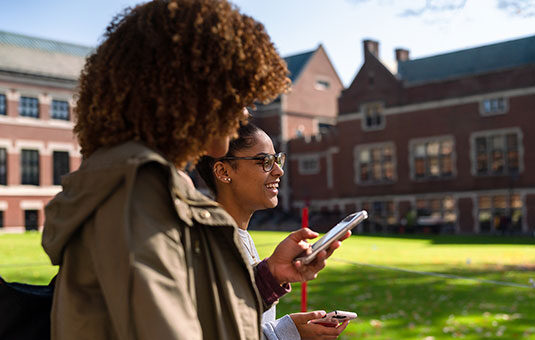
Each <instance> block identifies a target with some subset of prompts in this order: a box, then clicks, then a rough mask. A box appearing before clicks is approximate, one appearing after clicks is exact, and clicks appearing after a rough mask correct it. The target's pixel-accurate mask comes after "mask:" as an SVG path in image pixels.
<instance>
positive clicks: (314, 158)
mask: <svg viewBox="0 0 535 340" xmlns="http://www.w3.org/2000/svg"><path fill="white" fill-rule="evenodd" d="M307 162H314V163H315V167H312V168H306V167H305V164H306V163H307ZM298 164H299V165H298V167H297V168H298V171H299V174H300V175H316V174H319V173H320V172H321V164H320V156H319V155H303V156H300V157H299V159H298Z"/></svg>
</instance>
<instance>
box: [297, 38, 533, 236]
mask: <svg viewBox="0 0 535 340" xmlns="http://www.w3.org/2000/svg"><path fill="white" fill-rule="evenodd" d="M363 50H364V57H365V60H364V64H363V65H362V67H361V68H360V71H359V72H358V74H357V75H356V77H355V78H354V80H353V82H352V84H351V85H350V86H349V87H348V88H347V89H345V90H344V91H343V92H342V94H341V96H340V97H339V100H338V105H339V117H338V122H337V125H336V128H335V129H334V130H333V131H331V132H329V133H326V134H319V135H317V136H316V137H315V138H312V140H306V139H304V138H297V139H294V140H292V141H291V142H290V143H289V145H288V149H289V152H290V155H291V156H290V162H289V163H290V164H289V171H290V179H291V188H292V191H291V205H292V207H294V208H299V207H301V206H303V205H304V204H306V203H307V202H308V203H309V204H310V206H311V209H312V211H315V212H324V215H329V214H330V215H335V216H336V217H337V218H338V216H341V215H344V214H346V213H348V212H350V211H354V210H356V209H366V210H368V211H369V213H370V222H369V223H367V224H366V225H363V226H361V227H360V228H361V229H363V228H364V229H368V228H369V229H372V230H373V229H375V230H388V229H394V230H396V229H398V228H400V225H403V226H404V227H403V228H404V229H405V230H406V228H425V229H424V230H431V228H435V227H437V228H438V227H440V228H442V229H443V230H449V231H451V232H456V233H499V232H514V233H524V234H533V233H534V231H535V173H533V172H532V171H529V170H530V169H534V168H535V149H531V148H530V147H529V145H534V144H535V133H534V132H535V116H534V114H535V111H534V109H533V108H534V107H535V36H531V37H527V38H522V39H517V40H512V41H505V42H501V43H497V44H492V45H486V46H481V47H476V48H470V49H465V50H459V51H454V52H450V53H445V54H440V55H435V56H431V57H427V58H420V59H414V60H411V59H410V58H409V51H408V50H405V49H397V50H396V51H395V55H396V60H397V72H391V71H390V69H389V68H387V67H386V66H385V64H384V63H382V62H381V60H380V59H379V55H378V51H379V43H378V42H376V41H372V40H366V41H364V42H363Z"/></svg>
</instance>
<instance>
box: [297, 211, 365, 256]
mask: <svg viewBox="0 0 535 340" xmlns="http://www.w3.org/2000/svg"><path fill="white" fill-rule="evenodd" d="M366 218H368V213H367V212H366V210H362V211H359V212H356V213H353V214H351V215H349V216H347V217H346V218H344V219H343V220H342V221H340V222H338V224H337V225H335V226H334V227H333V228H332V229H331V230H329V231H328V232H327V233H326V234H325V235H324V236H323V237H322V238H320V239H319V240H318V241H317V242H316V243H314V244H313V245H312V247H311V252H310V254H308V255H306V254H305V253H303V254H301V255H300V256H299V257H297V258H296V260H298V261H303V263H304V264H309V263H310V262H312V261H313V260H314V258H316V255H317V254H318V253H319V252H320V251H322V250H323V249H325V248H327V247H328V246H329V245H330V244H331V243H332V242H333V241H335V240H338V239H339V238H340V237H342V236H343V235H344V233H345V232H346V231H348V230H351V229H352V228H353V227H355V226H356V225H358V224H359V223H360V222H362V221H363V220H365V219H366Z"/></svg>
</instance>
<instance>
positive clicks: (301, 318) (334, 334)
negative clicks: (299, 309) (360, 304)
mask: <svg viewBox="0 0 535 340" xmlns="http://www.w3.org/2000/svg"><path fill="white" fill-rule="evenodd" d="M323 315H325V312H324V311H315V312H307V313H294V314H290V318H292V321H293V322H294V324H295V327H296V328H297V331H298V332H299V335H300V336H301V340H312V339H314V340H318V339H321V340H331V339H337V338H338V336H339V335H340V334H341V333H342V332H343V331H344V329H346V327H347V324H348V323H349V320H347V321H344V322H343V323H341V324H339V325H338V326H335V327H326V326H322V325H318V324H315V323H311V322H309V321H310V320H314V319H320V318H321V317H322V316H323Z"/></svg>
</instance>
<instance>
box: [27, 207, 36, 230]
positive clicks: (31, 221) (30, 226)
mask: <svg viewBox="0 0 535 340" xmlns="http://www.w3.org/2000/svg"><path fill="white" fill-rule="evenodd" d="M38 227H39V210H24V228H25V229H26V230H37V229H38Z"/></svg>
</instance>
